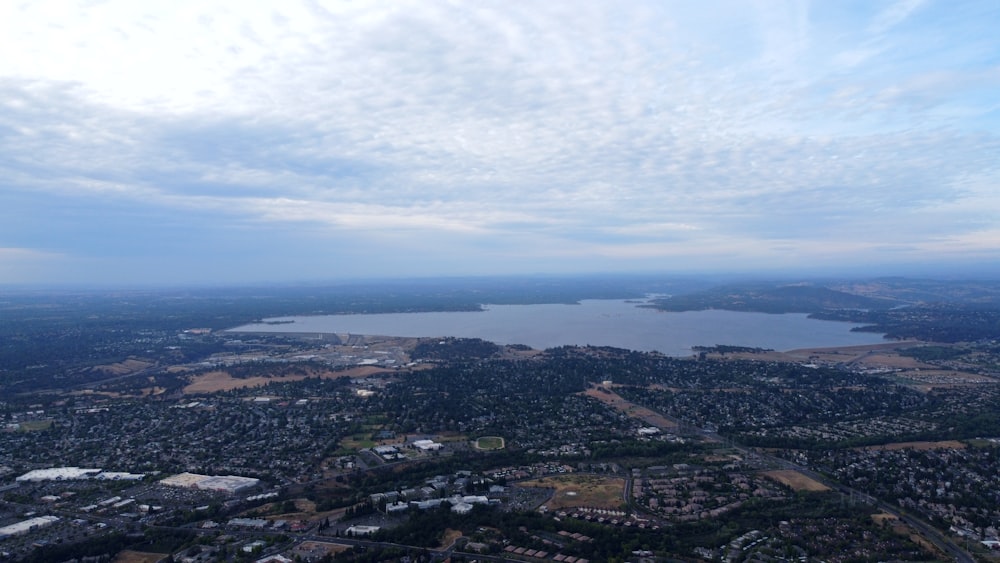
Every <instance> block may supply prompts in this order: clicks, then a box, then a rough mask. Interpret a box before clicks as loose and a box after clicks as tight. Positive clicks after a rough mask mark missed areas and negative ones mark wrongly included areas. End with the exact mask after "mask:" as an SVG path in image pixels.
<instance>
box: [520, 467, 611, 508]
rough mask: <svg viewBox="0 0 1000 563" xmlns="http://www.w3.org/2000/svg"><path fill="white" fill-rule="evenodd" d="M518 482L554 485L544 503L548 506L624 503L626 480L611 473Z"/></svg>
mask: <svg viewBox="0 0 1000 563" xmlns="http://www.w3.org/2000/svg"><path fill="white" fill-rule="evenodd" d="M518 485H519V486H522V487H540V488H546V489H555V493H553V495H552V499H551V500H549V502H548V503H546V504H547V505H548V507H549V510H557V509H560V508H570V507H575V506H587V507H591V508H606V509H613V510H617V509H619V508H621V506H622V504H623V503H624V501H623V500H622V495H623V494H624V490H625V480H624V479H619V478H614V477H598V476H595V475H557V476H555V477H543V478H541V479H533V480H531V481H522V482H521V483H519V484H518Z"/></svg>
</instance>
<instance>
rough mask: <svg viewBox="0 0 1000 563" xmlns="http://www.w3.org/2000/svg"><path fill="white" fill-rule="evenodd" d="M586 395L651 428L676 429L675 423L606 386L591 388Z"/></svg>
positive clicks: (585, 392)
mask: <svg viewBox="0 0 1000 563" xmlns="http://www.w3.org/2000/svg"><path fill="white" fill-rule="evenodd" d="M583 394H584V395H586V396H588V397H593V398H595V399H597V400H598V401H600V402H602V403H604V404H605V405H608V406H610V407H613V408H614V409H615V410H618V411H621V412H623V413H625V414H626V415H628V416H630V417H632V418H637V419H639V420H641V421H643V422H644V423H645V424H648V425H650V426H655V427H657V428H661V429H662V428H676V427H677V424H676V423H674V421H672V420H670V419H667V418H665V417H664V416H663V415H661V414H658V413H656V412H653V411H651V410H649V409H647V408H646V407H641V406H639V405H636V404H635V403H632V402H629V401H627V400H625V399H624V398H623V397H622V396H621V395H619V394H618V393H615V392H614V391H612V390H611V389H608V388H607V387H606V386H601V387H600V389H598V388H597V387H596V386H591V387H590V389H587V390H586V391H584V392H583Z"/></svg>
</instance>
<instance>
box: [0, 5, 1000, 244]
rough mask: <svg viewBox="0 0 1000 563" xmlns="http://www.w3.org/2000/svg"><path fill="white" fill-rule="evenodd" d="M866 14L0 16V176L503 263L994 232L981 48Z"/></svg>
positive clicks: (403, 10) (903, 18) (364, 8)
mask: <svg viewBox="0 0 1000 563" xmlns="http://www.w3.org/2000/svg"><path fill="white" fill-rule="evenodd" d="M881 8H882V5H879V6H860V7H857V6H856V7H853V8H852V7H849V6H846V5H839V4H815V3H812V4H811V3H807V2H799V1H789V2H780V3H775V2H762V3H744V2H723V1H720V2H718V3H716V4H714V5H713V6H711V7H710V8H709V9H705V8H704V7H701V6H700V5H695V4H684V3H680V4H662V3H657V2H650V3H634V4H628V5H620V4H614V3H604V2H588V3H584V4H579V3H575V2H574V3H562V2H550V3H543V4H537V3H520V2H514V3H505V4H502V5H501V4H477V5H467V4H452V3H445V2H424V1H420V2H300V3H295V2H293V3H286V4H282V5H281V6H280V8H279V7H277V6H276V5H274V4H273V3H266V2H248V3H241V4H240V6H239V7H238V9H237V7H234V6H233V5H232V4H231V3H227V2H218V1H212V0H199V1H187V0H178V1H176V2H170V3H146V2H139V3H136V2H125V1H124V0H109V1H107V2H101V3H93V2H76V1H72V0H64V1H55V0H51V1H50V0H45V1H43V2H39V3H29V4H22V5H15V4H7V5H4V6H3V7H0V52H7V53H18V56H15V57H4V58H2V59H0V91H2V94H3V96H0V100H3V101H2V102H0V103H2V104H3V108H4V111H3V112H0V155H2V156H0V173H2V174H4V176H5V177H6V178H8V179H9V181H10V183H11V184H10V185H11V190H12V192H13V193H17V194H19V195H18V197H19V198H20V199H21V200H25V201H30V202H31V203H32V205H34V206H35V207H36V208H39V209H41V208H43V207H44V205H43V204H42V203H41V201H42V199H41V198H44V197H52V195H53V194H60V196H61V197H74V198H79V199H78V200H76V201H78V202H79V205H80V209H86V210H88V211H89V212H91V213H94V214H100V213H102V212H103V211H102V209H104V208H109V209H113V210H116V211H115V212H116V213H119V216H120V217H121V218H122V219H121V222H126V219H127V217H128V214H129V211H128V209H146V210H147V211H148V210H153V209H155V210H162V211H163V212H164V213H170V212H176V213H184V214H189V215H190V216H192V217H194V216H195V215H198V214H201V215H204V217H203V218H201V219H198V220H204V221H212V220H214V221H218V222H220V223H222V224H226V223H229V222H232V223H233V224H239V225H248V224H254V225H257V226H259V228H261V229H275V232H276V233H277V232H284V231H282V230H281V229H282V228H283V227H281V225H303V226H304V228H308V229H310V231H311V232H313V230H315V232H316V233H319V235H318V236H329V237H336V236H342V235H344V234H346V233H358V235H359V237H362V236H363V237H365V238H366V240H367V239H368V237H370V236H372V233H379V237H378V238H381V239H388V238H392V237H393V236H394V235H393V232H399V233H406V234H405V235H401V236H410V237H414V236H415V235H414V233H420V236H422V237H428V238H435V239H438V238H441V239H443V238H447V237H449V236H450V237H455V236H458V237H459V238H457V239H455V240H453V241H452V243H453V244H454V245H457V246H461V244H459V243H462V242H467V243H468V244H469V245H470V248H472V245H479V246H483V245H489V244H492V245H493V246H492V248H493V249H494V250H495V252H496V253H498V254H503V253H507V254H508V255H509V256H516V255H517V254H519V253H521V254H524V255H529V254H532V253H536V252H542V250H543V249H546V250H545V252H547V253H551V254H552V255H567V256H570V255H573V256H579V257H581V258H582V257H585V256H586V255H587V254H588V253H592V254H593V255H595V256H606V257H609V259H611V258H613V257H615V256H621V257H628V258H629V259H635V260H641V259H642V258H643V257H661V256H669V255H677V256H685V257H694V256H698V255H699V253H701V254H705V255H708V254H719V253H722V254H725V255H727V256H729V255H730V254H728V253H731V252H733V249H736V248H739V249H742V250H741V252H740V253H739V254H740V255H743V256H750V255H759V256H760V258H759V259H761V260H763V259H769V260H783V259H786V258H783V257H784V256H788V255H789V253H788V252H786V251H784V250H782V251H781V252H777V251H775V252H772V251H771V250H769V249H772V248H782V249H787V248H798V249H801V252H799V253H798V254H797V255H799V256H816V255H818V254H820V253H823V255H824V256H827V255H829V254H830V253H831V252H842V253H843V256H845V257H846V256H849V255H850V253H851V252H859V251H864V252H869V253H874V252H877V248H878V245H879V244H882V245H892V246H894V247H897V246H898V245H900V244H903V243H905V242H906V241H911V242H912V241H915V244H914V246H913V248H918V249H919V248H927V249H928V251H930V250H933V249H932V248H931V247H929V246H921V245H920V241H921V240H924V239H925V238H929V237H932V236H933V237H939V236H940V235H941V232H942V231H945V232H947V233H948V234H949V235H950V236H952V237H954V239H955V240H964V238H963V237H966V236H967V235H968V233H971V232H986V231H988V230H989V229H991V228H992V226H994V225H996V219H995V217H996V216H998V214H996V213H994V212H995V211H996V209H997V208H996V204H997V202H996V201H995V199H993V198H991V197H990V196H988V195H986V194H987V192H988V191H989V188H991V187H995V184H990V183H989V182H992V181H993V180H992V178H993V176H992V175H990V174H988V173H987V172H985V171H986V170H990V169H992V167H995V165H994V164H991V163H992V162H994V161H995V155H996V154H997V153H998V150H1000V141H998V136H997V127H998V123H997V111H996V108H997V105H996V104H997V102H996V100H995V99H992V98H990V96H989V95H988V94H989V93H990V92H992V91H993V90H995V88H996V87H997V86H1000V75H998V74H997V72H996V69H995V63H993V66H988V64H987V65H984V62H983V61H984V56H985V55H984V53H986V52H987V51H986V50H984V49H982V48H971V47H969V46H967V45H966V44H965V43H964V42H963V37H965V36H967V35H969V36H973V37H977V35H976V34H977V33H984V31H983V30H984V29H987V28H988V27H989V26H988V25H984V24H982V23H980V22H964V21H957V20H952V21H950V23H948V25H950V26H952V28H951V29H950V30H949V31H950V32H951V33H953V36H951V37H948V38H945V39H939V43H938V44H937V45H936V51H938V52H940V55H935V58H933V59H931V58H927V60H926V61H922V60H920V59H919V57H917V59H918V60H913V59H914V57H910V59H906V58H905V56H904V55H903V54H904V53H906V52H908V49H906V47H908V46H911V45H912V44H913V43H912V41H913V40H914V39H913V38H914V37H915V36H916V35H918V34H917V33H916V31H915V30H917V29H920V30H922V29H924V28H922V27H919V26H920V25H924V24H923V23H922V21H923V20H922V19H921V18H925V17H929V16H928V15H927V14H932V13H933V10H934V9H937V8H939V6H937V5H935V4H927V3H920V2H899V3H897V4H893V5H891V6H886V7H885V9H884V10H882V9H881ZM851 10H858V11H857V12H853V11H851ZM880 10H881V11H880ZM960 24H961V25H960ZM966 25H971V26H973V27H972V28H968V29H967V28H966V27H963V26H966ZM913 26H917V27H913ZM977 26H978V27H977ZM970 29H971V31H970ZM920 53H921V56H923V55H922V53H923V51H920ZM941 61H951V63H949V64H950V66H947V67H942V64H943V63H942V62H941ZM970 177H987V178H990V180H989V181H988V182H986V183H985V184H982V185H986V186H987V188H986V189H982V188H978V189H977V190H972V189H971V188H969V187H968V182H967V179H968V178H970ZM41 194H45V195H41ZM126 208H128V209H126ZM137 213H140V212H137ZM963 213H964V214H965V215H964V216H963V215H962V214H963ZM201 215H198V216H199V217H201ZM208 215H211V218H209V216H208ZM916 218H919V220H917V219H916ZM191 221H195V219H191ZM192 225H194V223H192ZM886 225H892V229H886V228H884V227H885V226H886ZM147 226H148V228H149V229H150V234H149V236H150V237H151V239H155V237H156V236H157V235H156V233H155V227H156V225H147ZM54 228H58V225H55V226H54ZM109 228H110V227H109ZM207 228H208V227H207V226H206V229H207ZM18 236H19V235H16V234H15V233H13V232H5V231H4V230H3V228H0V242H3V241H6V240H15V239H16V240H22V239H20V238H17V237H18ZM491 237H493V238H491ZM601 237H604V240H600V239H601ZM106 238H113V237H112V236H110V235H108V236H107V237H106ZM102 240H105V239H102ZM489 241H492V242H489ZM504 241H510V242H509V244H508V243H507V242H504ZM515 241H516V242H515ZM526 241H535V242H534V246H532V243H530V242H526ZM18 245H23V242H19V243H18ZM505 245H507V246H505ZM775 245H778V246H775ZM69 246H72V245H71V244H70V243H67V247H69ZM477 248H478V247H477ZM823 248H826V249H827V250H823ZM836 249H839V250H836ZM80 251H81V252H83V251H84V250H80ZM429 252H430V251H429ZM455 252H456V253H457V252H458V251H457V250H456V251H455ZM722 254H719V255H722ZM623 259H624V258H623Z"/></svg>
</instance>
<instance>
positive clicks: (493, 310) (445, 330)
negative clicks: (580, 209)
mask: <svg viewBox="0 0 1000 563" xmlns="http://www.w3.org/2000/svg"><path fill="white" fill-rule="evenodd" d="M636 305H637V303H635V302H628V301H624V300H587V301H582V302H580V304H578V305H559V304H549V305H487V306H486V310H485V311H481V312H457V313H389V314H378V315H318V316H296V317H276V318H273V319H265V321H269V322H274V321H281V322H284V323H285V324H265V323H259V324H249V325H244V326H240V327H237V328H234V329H231V330H233V331H239V332H266V333H292V332H294V333H327V334H329V333H337V334H345V333H347V334H367V335H383V336H407V337H445V336H455V337H463V338H481V339H483V340H488V341H490V342H495V343H497V344H525V345H527V346H530V347H532V348H536V349H545V348H552V347H556V346H564V345H588V344H589V345H593V346H613V347H616V348H627V349H631V350H640V351H646V352H650V351H657V352H661V353H663V354H667V355H670V356H689V355H691V354H692V352H691V347H692V346H714V345H717V344H725V345H732V346H750V347H756V348H771V349H774V350H779V351H786V350H794V349H798V348H818V347H835V346H857V345H863V344H878V343H881V342H885V340H884V339H883V337H882V335H881V334H876V333H870V332H851V328H853V327H855V326H857V325H854V324H850V323H841V322H832V321H820V320H814V319H810V318H807V316H806V315H805V314H784V315H770V314H765V313H741V312H735V311H720V310H711V311H690V312H684V313H673V312H664V311H657V310H655V309H650V308H646V307H637V306H636ZM288 321H293V322H288Z"/></svg>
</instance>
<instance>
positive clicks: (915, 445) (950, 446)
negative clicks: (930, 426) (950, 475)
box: [861, 440, 965, 451]
mask: <svg viewBox="0 0 1000 563" xmlns="http://www.w3.org/2000/svg"><path fill="white" fill-rule="evenodd" d="M861 449H863V450H921V451H926V450H961V449H965V443H964V442H959V441H958V440H945V441H942V442H896V443H895V444H883V445H881V446H868V447H866V448H861Z"/></svg>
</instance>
